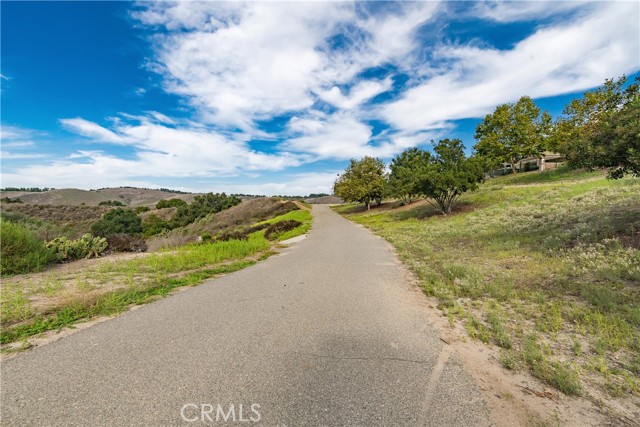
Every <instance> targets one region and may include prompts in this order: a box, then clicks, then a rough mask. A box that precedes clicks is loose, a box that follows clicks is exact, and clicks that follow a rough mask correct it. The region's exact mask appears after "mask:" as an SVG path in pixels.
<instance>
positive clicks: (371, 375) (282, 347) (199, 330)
mask: <svg viewBox="0 0 640 427" xmlns="http://www.w3.org/2000/svg"><path fill="white" fill-rule="evenodd" d="M313 215H314V225H313V228H312V230H311V231H310V233H309V234H308V237H307V238H306V239H305V240H303V241H300V242H298V243H295V244H294V245H292V246H291V247H290V248H288V249H286V250H284V251H283V252H282V253H281V254H280V255H277V256H273V257H271V258H269V259H268V260H266V261H263V262H260V263H258V264H256V265H254V266H252V267H249V268H247V269H244V270H241V271H238V272H235V273H233V274H229V275H227V276H225V277H221V278H218V279H214V280H211V281H208V282H207V283H204V284H202V285H200V286H197V287H194V288H190V289H188V290H186V291H184V292H180V293H177V294H175V295H172V296H170V297H168V298H165V299H162V300H160V301H157V302H155V303H152V304H148V305H145V306H143V307H141V308H139V309H137V310H133V311H129V312H127V313H125V314H123V315H121V316H119V317H116V318H114V319H111V320H108V321H106V322H103V323H99V324H97V325H95V326H92V327H90V328H87V329H84V330H82V331H79V332H78V333H75V334H72V335H70V336H68V337H66V338H64V339H61V340H58V341H55V342H52V343H50V344H48V345H44V346H41V347H38V348H35V349H34V350H31V351H28V352H25V353H23V354H20V355H19V356H17V357H15V358H12V359H9V360H6V361H5V362H3V363H2V367H1V373H2V377H1V386H2V388H1V400H2V418H1V424H2V425H3V426H28V425H35V426H58V425H74V426H133V425H150V426H165V425H177V426H182V425H192V426H196V425H264V426H288V427H295V426H483V425H491V421H490V415H489V411H488V409H487V405H486V404H485V402H484V400H483V399H482V397H481V394H480V392H479V390H478V387H477V386H476V384H475V383H474V381H473V379H472V378H471V376H470V375H469V374H468V373H467V372H466V371H465V370H464V369H463V367H462V366H461V365H460V364H459V363H458V362H457V361H456V360H455V358H454V357H450V355H449V352H448V351H447V346H446V345H445V344H444V343H442V341H441V340H440V334H439V332H438V331H437V330H435V329H434V328H433V327H432V326H429V323H428V321H427V319H428V312H427V310H429V309H428V308H427V307H426V305H425V304H424V301H423V300H424V298H423V297H422V296H421V294H420V293H419V292H417V291H416V290H415V289H413V288H412V285H411V284H410V282H409V280H407V275H406V272H405V270H404V269H403V267H402V266H401V265H400V264H399V262H398V259H397V257H396V256H395V254H394V253H393V251H392V250H391V247H390V245H389V244H388V243H386V242H385V241H384V240H382V239H380V238H378V237H376V236H374V235H372V234H371V233H369V232H368V231H366V230H365V229H364V228H362V227H360V226H358V225H355V224H353V223H351V222H349V221H348V220H346V219H344V218H342V217H341V216H339V215H338V214H336V213H334V212H333V211H331V210H330V209H329V208H328V207H327V206H314V208H313ZM225 418H226V421H225Z"/></svg>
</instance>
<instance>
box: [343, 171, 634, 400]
mask: <svg viewBox="0 0 640 427" xmlns="http://www.w3.org/2000/svg"><path fill="white" fill-rule="evenodd" d="M336 210H337V211H339V212H341V213H343V214H345V215H346V216H347V217H349V218H350V219H352V220H354V221H356V222H359V223H361V224H364V225H365V226H367V227H369V228H370V229H372V230H373V231H374V232H376V233H378V234H380V235H381V236H383V237H384V238H386V239H387V240H389V241H390V242H391V243H392V244H393V245H394V246H395V247H396V248H397V249H398V253H399V254H400V257H401V258H402V259H403V261H404V262H405V263H406V264H407V265H408V266H409V267H410V268H411V269H412V270H413V271H414V272H415V273H416V274H417V276H418V277H419V279H420V283H421V286H422V287H423V289H424V292H425V293H426V294H427V295H430V296H432V297H434V298H436V299H437V302H438V307H439V309H440V310H442V313H443V314H444V315H446V316H447V317H448V319H449V322H450V323H451V325H452V326H456V325H458V326H463V327H464V328H465V329H466V333H467V334H468V335H469V336H470V337H471V338H473V339H478V340H481V341H483V342H485V343H487V344H488V345H492V346H498V347H500V348H502V350H501V351H502V353H501V358H500V362H501V363H502V365H503V366H504V367H505V368H507V369H514V370H518V369H525V370H528V371H530V372H531V373H532V374H533V375H535V376H536V377H538V378H540V379H541V380H543V381H545V382H547V383H548V384H550V385H552V386H554V387H556V388H558V389H559V390H561V391H562V392H564V393H566V394H586V395H589V396H591V397H595V398H598V397H599V396H605V397H607V398H611V397H628V398H631V399H635V400H636V401H637V402H640V400H638V397H640V378H639V375H640V180H639V179H634V178H627V179H622V180H618V181H611V180H607V179H605V178H604V176H603V174H602V173H597V172H593V173H590V172H570V171H567V170H564V169H560V170H556V171H549V172H544V173H535V172H533V173H527V174H518V175H514V176H507V177H502V178H495V179H491V180H489V181H488V182H487V183H485V184H483V185H482V186H481V188H480V189H479V190H478V191H476V192H475V193H471V194H465V195H464V196H463V197H462V198H461V200H460V204H459V205H458V208H457V211H456V212H454V213H453V214H452V215H449V216H446V217H444V216H442V215H439V214H438V213H437V211H436V209H435V208H433V207H432V206H431V205H429V204H428V203H426V202H425V201H420V202H417V203H414V204H412V205H410V206H404V207H401V206H400V205H399V204H398V203H387V204H385V205H383V206H381V207H379V208H377V209H373V210H372V211H371V212H369V213H366V212H363V211H362V207H361V206H354V205H351V206H342V207H337V208H336Z"/></svg>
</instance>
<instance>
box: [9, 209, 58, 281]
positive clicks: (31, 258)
mask: <svg viewBox="0 0 640 427" xmlns="http://www.w3.org/2000/svg"><path fill="white" fill-rule="evenodd" d="M0 251H1V252H2V256H1V257H0V273H1V274H2V275H7V274H20V273H29V272H32V271H39V270H42V269H43V268H44V267H45V266H46V265H47V264H50V263H52V262H54V261H55V254H54V252H53V251H52V250H51V249H48V248H46V247H45V246H44V242H43V241H42V240H39V239H37V238H36V236H35V235H34V234H33V232H31V231H30V230H29V229H28V228H26V227H25V226H23V225H19V224H15V223H13V222H10V221H6V220H0Z"/></svg>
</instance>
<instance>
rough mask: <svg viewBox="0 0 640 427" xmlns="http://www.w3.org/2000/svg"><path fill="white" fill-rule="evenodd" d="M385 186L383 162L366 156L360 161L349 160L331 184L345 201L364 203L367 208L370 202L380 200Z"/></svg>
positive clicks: (337, 194)
mask: <svg viewBox="0 0 640 427" xmlns="http://www.w3.org/2000/svg"><path fill="white" fill-rule="evenodd" d="M385 186H386V179H385V173H384V163H383V162H382V161H381V160H379V159H376V158H373V157H369V156H366V157H364V158H363V159H362V160H360V161H358V160H355V159H352V160H351V164H350V165H349V166H348V167H347V169H346V170H345V171H344V173H343V174H342V175H340V177H339V178H338V179H337V180H336V182H335V183H334V184H333V192H334V194H335V195H336V196H338V197H340V198H342V199H343V200H345V201H347V202H360V203H364V204H365V205H366V206H367V210H369V209H371V202H373V201H374V200H375V201H377V202H378V203H380V202H381V201H382V195H383V192H384V190H385Z"/></svg>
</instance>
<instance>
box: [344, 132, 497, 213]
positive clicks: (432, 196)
mask: <svg viewBox="0 0 640 427" xmlns="http://www.w3.org/2000/svg"><path fill="white" fill-rule="evenodd" d="M433 151H434V153H433V154H432V153H429V152H428V151H425V150H422V149H420V148H410V149H408V150H405V151H404V152H403V153H401V154H400V155H399V156H397V157H396V158H394V159H393V160H392V161H391V165H390V173H389V174H387V173H386V172H385V165H384V163H383V162H382V161H381V160H379V159H375V158H373V157H365V158H363V159H362V160H359V161H358V160H351V164H350V165H349V166H348V167H347V169H346V170H345V172H344V173H343V174H342V175H341V176H340V177H339V178H338V179H337V180H336V182H335V184H334V188H333V191H334V193H335V194H336V195H337V196H339V197H341V198H342V199H343V200H345V201H348V202H360V203H364V204H365V206H366V207H367V209H370V208H371V203H373V202H376V203H378V204H380V203H381V202H382V199H383V197H395V198H399V199H401V200H403V201H404V202H405V203H411V202H412V201H413V200H414V199H415V198H416V197H420V196H423V197H425V198H426V199H427V201H429V203H432V204H433V205H435V206H437V207H438V208H439V209H440V211H441V212H442V214H443V215H446V214H448V213H451V210H452V208H453V206H454V204H455V203H456V201H457V200H458V198H459V197H460V196H461V195H462V194H463V193H464V192H466V191H470V190H475V189H476V188H477V187H478V184H479V183H480V182H482V180H483V179H484V174H485V170H486V162H485V161H484V159H482V158H481V157H478V156H471V157H467V156H465V154H464V145H463V144H462V141H460V140H459V139H448V138H447V139H443V140H440V141H439V142H438V143H436V144H435V145H434V148H433Z"/></svg>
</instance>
